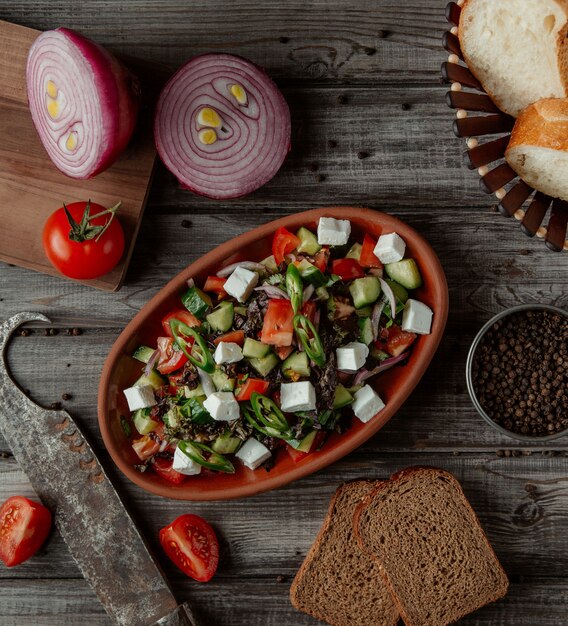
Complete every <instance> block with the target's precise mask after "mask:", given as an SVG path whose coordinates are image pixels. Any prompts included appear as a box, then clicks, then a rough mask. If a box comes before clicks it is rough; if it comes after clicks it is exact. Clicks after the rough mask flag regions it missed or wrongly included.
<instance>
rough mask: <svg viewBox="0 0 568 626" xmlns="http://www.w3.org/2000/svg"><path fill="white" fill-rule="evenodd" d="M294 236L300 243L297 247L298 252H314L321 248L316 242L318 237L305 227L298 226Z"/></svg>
mask: <svg viewBox="0 0 568 626" xmlns="http://www.w3.org/2000/svg"><path fill="white" fill-rule="evenodd" d="M296 237H298V239H299V240H300V245H299V246H298V247H297V250H298V252H301V253H304V254H310V255H312V254H316V253H318V252H319V251H320V250H321V246H320V245H319V243H318V238H317V237H316V236H315V235H314V233H312V231H311V230H308V229H307V228H304V227H303V226H302V228H300V230H299V231H298V232H297V233H296Z"/></svg>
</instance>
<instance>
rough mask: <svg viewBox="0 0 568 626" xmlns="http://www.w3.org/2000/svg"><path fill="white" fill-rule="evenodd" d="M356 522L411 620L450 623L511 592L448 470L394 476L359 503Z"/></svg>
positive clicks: (430, 625)
mask: <svg viewBox="0 0 568 626" xmlns="http://www.w3.org/2000/svg"><path fill="white" fill-rule="evenodd" d="M354 527H355V533H356V535H357V538H358V540H359V543H360V545H361V547H362V548H363V550H365V551H366V552H367V553H368V554H369V555H371V556H372V557H373V558H375V559H376V560H377V562H378V563H379V564H380V566H381V572H382V573H383V575H384V577H385V581H386V583H387V585H388V587H389V589H390V591H391V593H392V595H393V598H394V600H395V602H396V604H397V606H398V609H399V611H400V614H401V617H402V619H403V620H404V622H405V624H406V625H407V626H445V625H446V624H450V623H452V622H455V621H456V620H458V619H460V618H461V617H463V616H465V615H467V614H468V613H471V612H472V611H475V610H476V609H478V608H480V607H482V606H484V605H485V604H488V603H489V602H493V601H495V600H497V599H499V598H501V597H502V596H504V595H505V594H506V592H507V588H508V580H507V576H506V574H505V572H504V571H503V568H502V567H501V565H500V564H499V561H498V560H497V557H496V556H495V553H494V552H493V549H492V548H491V546H490V544H489V542H488V541H487V538H486V537H485V534H484V532H483V530H482V529H481V526H480V525H479V521H478V520H477V517H476V515H475V513H474V512H473V510H472V508H471V506H470V505H469V502H468V501H467V499H466V497H465V496H464V494H463V491H462V489H461V487H460V485H459V483H458V482H457V480H456V479H455V478H454V477H453V476H452V475H451V474H449V473H448V472H445V471H443V470H439V469H435V468H409V469H407V470H403V471H402V472H400V473H399V474H395V475H394V476H393V477H392V478H391V480H389V481H387V482H384V483H380V484H379V485H378V486H377V487H376V488H375V489H374V490H373V491H372V492H371V493H370V494H369V495H367V496H366V498H365V499H364V500H363V502H362V503H361V504H360V505H359V506H358V508H357V510H356V512H355V516H354Z"/></svg>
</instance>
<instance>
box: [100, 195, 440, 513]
mask: <svg viewBox="0 0 568 626" xmlns="http://www.w3.org/2000/svg"><path fill="white" fill-rule="evenodd" d="M321 216H326V217H335V218H340V219H349V220H351V221H353V222H354V223H355V224H356V225H357V226H358V227H359V228H360V229H362V230H364V228H365V226H364V224H365V222H374V223H376V224H377V226H380V227H382V228H383V230H395V231H397V232H399V233H400V234H401V235H402V236H403V237H405V238H407V239H408V240H409V242H410V245H412V247H414V248H415V253H416V257H417V259H418V261H419V263H420V265H421V266H422V267H423V268H424V267H426V266H427V267H428V268H429V270H428V271H429V274H430V276H431V279H430V283H431V285H432V287H431V289H432V290H435V292H437V293H438V292H439V293H438V296H437V297H438V298H439V301H438V302H436V305H435V309H434V325H433V328H432V333H431V334H430V335H428V336H427V337H429V338H430V340H429V341H430V346H429V349H428V350H423V351H421V354H420V355H419V356H420V359H419V360H416V361H415V363H414V365H412V366H411V370H410V375H409V376H407V377H406V378H404V379H403V380H402V381H401V382H400V386H399V388H398V391H397V393H396V395H395V397H394V398H392V399H391V400H390V401H389V402H387V406H386V408H385V409H383V411H381V412H380V413H379V414H378V415H377V416H375V418H373V419H372V420H371V421H369V422H368V423H367V424H365V425H364V426H363V427H361V428H360V429H359V430H354V428H353V427H352V428H350V429H349V430H348V431H346V432H345V433H344V434H343V435H342V436H341V440H339V441H338V442H337V444H336V445H335V446H334V447H332V448H330V449H329V451H327V452H326V451H325V448H324V450H322V451H321V452H318V453H316V455H314V457H313V458H309V459H306V460H305V461H304V462H301V463H298V464H296V466H294V467H293V468H291V469H290V470H288V471H287V472H285V473H284V474H282V473H273V474H268V475H267V476H266V478H264V479H263V480H261V481H258V482H248V483H247V482H243V483H241V484H239V483H237V484H235V486H231V487H228V488H226V489H224V490H222V491H221V490H212V491H206V490H203V491H200V492H197V493H191V486H190V485H188V486H186V487H184V486H183V485H182V486H176V485H168V484H166V483H165V481H164V484H161V483H158V482H156V481H155V480H153V479H148V478H147V477H146V474H144V473H141V472H139V471H137V470H136V469H135V468H134V467H133V466H132V464H131V462H130V461H128V460H126V459H125V458H124V455H123V453H122V451H121V448H120V444H119V442H117V441H116V440H115V438H114V436H113V435H112V432H111V429H110V424H109V422H110V420H108V419H107V415H108V412H109V411H108V403H109V398H110V385H111V382H112V375H113V370H114V368H115V366H116V364H117V363H118V361H119V359H120V357H121V356H122V355H123V354H124V352H125V348H126V344H127V343H128V341H130V340H131V338H132V336H133V335H135V333H136V332H137V331H138V330H139V329H140V328H141V327H142V325H143V324H145V323H147V319H146V318H148V317H150V316H151V314H152V312H153V311H154V310H155V309H157V308H158V307H159V306H160V304H162V303H163V302H164V301H165V300H167V299H168V298H169V297H172V296H173V295H174V294H176V293H179V291H180V289H181V288H182V287H183V286H184V285H185V283H186V281H187V279H188V278H191V277H192V276H194V275H199V274H200V273H201V272H203V271H205V270H207V269H208V268H212V267H215V266H216V265H217V266H220V265H221V264H222V263H223V261H224V260H225V259H227V257H230V256H231V255H233V254H234V253H235V251H238V250H239V249H243V248H244V247H246V246H247V245H249V244H252V243H254V242H257V241H259V240H261V239H264V238H266V237H269V236H271V235H272V234H273V233H274V232H275V231H276V229H277V228H279V227H281V226H284V227H293V228H296V227H299V226H300V225H302V224H305V223H313V222H315V221H317V220H318V219H319V218H320V217H321ZM448 309H449V293H448V285H447V281H446V276H445V273H444V270H443V268H442V265H441V263H440V261H439V259H438V257H437V255H436V253H435V252H434V250H433V248H432V247H431V246H430V244H429V243H428V242H427V241H426V239H425V238H424V237H422V235H420V234H419V233H418V232H417V231H416V230H415V229H414V228H412V227H411V226H409V225H407V224H406V223H405V222H403V221H402V220H400V219H398V218H396V217H393V216H391V215H388V214H386V213H382V212H380V211H375V210H374V209H368V208H359V207H349V206H333V207H323V208H317V209H311V210H308V211H303V212H298V213H292V214H290V215H287V216H285V217H282V218H279V219H276V220H273V221H270V222H267V223H265V224H262V225H260V226H258V227H256V228H254V229H252V230H249V231H247V232H245V233H243V234H241V235H238V236H237V237H235V238H233V239H230V240H229V241H226V242H224V243H222V244H221V245H219V246H217V247H216V248H214V249H213V250H211V251H210V252H208V253H206V254H205V255H203V256H201V257H199V258H198V259H197V260H195V261H194V262H193V263H191V264H190V265H189V266H187V267H186V268H185V269H183V270H182V271H181V272H179V273H178V274H177V275H176V276H175V277H174V278H172V279H171V280H170V281H169V282H168V283H167V284H166V285H165V286H164V287H162V289H160V291H159V292H158V293H157V294H156V295H155V296H153V297H152V299H151V300H149V302H147V303H146V304H145V305H144V306H143V307H142V309H141V310H140V311H139V312H138V313H137V314H136V315H135V316H134V318H133V319H132V320H131V321H130V322H129V323H128V325H127V326H126V327H125V328H124V330H123V331H122V332H121V334H120V335H119V337H118V338H117V340H116V341H115V343H114V345H113V347H112V349H111V351H110V353H109V355H108V357H107V359H106V361H105V364H104V367H103V370H102V374H101V379H100V383H99V390H98V401H97V411H98V422H99V428H100V431H101V435H102V438H103V441H104V444H105V447H106V449H107V451H108V452H109V454H110V456H111V458H112V459H113V461H114V463H115V464H116V465H117V466H118V468H119V469H120V470H121V471H122V473H123V474H124V475H125V476H126V477H127V478H129V479H130V480H131V481H132V482H134V483H135V484H136V485H138V486H139V487H141V488H142V489H145V490H146V491H149V492H150V493H153V494H155V495H158V496H163V497H167V498H172V499H177V500H187V501H221V500H229V499H234V498H242V497H246V496H252V495H255V494H258V493H261V492H265V491H270V490H272V489H276V488H278V487H282V486H283V485H286V484H288V483H290V482H292V481H294V480H298V479H299V478H303V477H304V476H308V475H309V474H312V473H314V472H316V471H318V470H320V469H323V468H324V467H327V466H328V465H331V464H332V463H334V462H335V461H337V460H339V459H341V458H343V457H344V456H345V455H347V454H348V453H350V452H352V451H353V450H355V449H356V448H358V447H359V446H361V445H362V444H363V443H365V442H366V441H367V440H368V439H370V438H371V437H372V436H373V435H374V434H376V433H377V432H378V431H379V430H380V429H381V428H382V427H383V426H384V425H385V424H386V423H387V422H388V421H389V420H390V419H391V417H392V416H393V415H394V414H395V413H396V412H397V411H398V410H399V408H400V407H401V405H402V404H403V403H404V402H405V401H406V400H407V399H408V397H409V395H410V394H411V392H412V391H413V390H414V388H415V387H416V385H417V384H418V382H419V381H420V380H421V379H422V377H423V375H424V373H425V371H426V369H427V368H428V365H429V364H430V361H431V360H432V358H433V357H434V354H435V353H436V351H437V349H438V346H439V344H440V341H441V339H442V337H443V335H444V330H445V327H446V322H447V318H448Z"/></svg>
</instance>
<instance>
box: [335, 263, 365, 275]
mask: <svg viewBox="0 0 568 626" xmlns="http://www.w3.org/2000/svg"><path fill="white" fill-rule="evenodd" d="M331 271H332V273H333V274H337V276H339V278H341V279H342V280H352V279H353V278H361V277H363V276H365V272H364V271H363V268H362V267H361V266H360V265H359V262H358V261H356V260H355V259H334V260H333V261H332V262H331Z"/></svg>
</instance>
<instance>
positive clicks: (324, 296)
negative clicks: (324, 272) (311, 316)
mask: <svg viewBox="0 0 568 626" xmlns="http://www.w3.org/2000/svg"><path fill="white" fill-rule="evenodd" d="M316 296H317V297H318V300H328V299H329V291H328V290H327V289H326V288H325V287H318V288H317V289H316Z"/></svg>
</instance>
